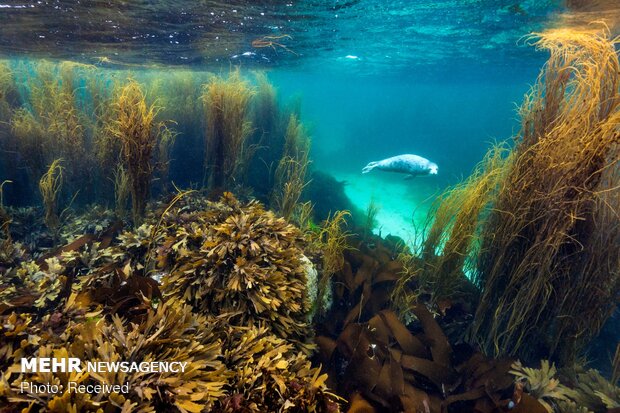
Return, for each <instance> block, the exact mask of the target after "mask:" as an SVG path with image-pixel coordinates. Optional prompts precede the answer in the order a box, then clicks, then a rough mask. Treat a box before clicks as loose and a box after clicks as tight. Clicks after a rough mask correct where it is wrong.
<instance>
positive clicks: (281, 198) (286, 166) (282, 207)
mask: <svg viewBox="0 0 620 413" xmlns="http://www.w3.org/2000/svg"><path fill="white" fill-rule="evenodd" d="M309 155H310V140H309V139H308V137H307V136H306V133H305V131H304V128H303V125H302V124H301V122H299V120H298V119H297V116H295V115H291V116H290V118H289V123H288V127H287V129H286V137H285V141H284V151H283V154H282V158H281V159H280V162H279V163H278V167H277V169H276V173H275V177H276V183H275V187H274V193H273V196H272V197H273V204H274V206H275V209H276V210H277V211H278V212H279V213H280V214H281V215H282V216H283V217H284V218H285V219H286V220H290V219H291V217H292V215H293V212H294V211H295V208H296V206H297V205H298V203H299V200H300V198H301V194H302V192H303V190H304V188H305V187H306V185H307V184H308V182H307V180H306V173H307V171H308V166H309V164H310V160H309Z"/></svg>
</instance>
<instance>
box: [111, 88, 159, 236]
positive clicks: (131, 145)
mask: <svg viewBox="0 0 620 413" xmlns="http://www.w3.org/2000/svg"><path fill="white" fill-rule="evenodd" d="M114 105H115V110H116V113H115V120H114V122H113V123H112V124H111V125H110V126H109V132H110V134H111V135H112V136H114V137H115V138H116V139H118V141H119V142H120V146H121V153H120V154H121V159H122V162H123V166H124V168H125V170H126V171H127V174H128V175H129V184H130V193H131V206H132V215H133V221H134V224H140V222H141V221H142V218H143V216H144V211H145V208H146V202H147V200H148V198H149V194H150V186H151V179H152V174H153V163H152V162H153V159H152V158H153V152H154V150H155V147H156V145H157V139H158V132H159V128H158V126H159V125H158V124H156V121H155V116H156V115H157V112H158V110H159V108H158V107H157V106H155V104H151V105H148V104H147V102H146V97H145V95H144V93H143V92H142V86H141V85H140V84H139V83H138V82H137V81H135V80H133V79H130V80H129V81H128V82H127V84H126V85H124V86H123V87H122V88H121V89H120V91H119V95H118V96H117V97H116V102H115V104H114Z"/></svg>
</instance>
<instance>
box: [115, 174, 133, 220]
mask: <svg viewBox="0 0 620 413" xmlns="http://www.w3.org/2000/svg"><path fill="white" fill-rule="evenodd" d="M129 192H130V191H129V174H128V173H127V171H126V170H125V168H124V167H123V165H121V164H119V165H118V166H117V167H116V170H115V171H114V207H115V208H114V211H115V212H116V216H117V217H119V218H120V219H122V218H124V217H125V215H126V213H127V201H128V200H129Z"/></svg>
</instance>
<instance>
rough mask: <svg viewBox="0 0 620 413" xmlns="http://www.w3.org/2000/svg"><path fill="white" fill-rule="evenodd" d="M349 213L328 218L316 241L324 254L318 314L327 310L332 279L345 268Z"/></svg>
mask: <svg viewBox="0 0 620 413" xmlns="http://www.w3.org/2000/svg"><path fill="white" fill-rule="evenodd" d="M350 216H351V213H350V212H349V211H337V212H336V213H335V214H334V215H333V216H331V217H328V218H327V220H325V222H324V223H323V226H322V228H321V231H320V232H319V234H318V238H317V239H316V242H317V248H318V249H319V250H320V251H321V254H322V266H321V273H320V276H319V280H318V283H317V297H316V303H315V308H316V309H317V310H318V313H323V312H324V311H325V310H326V307H327V302H328V301H329V297H330V296H331V294H330V293H331V284H330V281H331V277H332V276H333V275H334V274H336V273H337V272H339V271H341V270H342V268H343V267H344V263H345V260H344V251H345V250H346V249H347V247H348V245H347V237H348V236H349V234H348V233H347V232H346V231H345V229H344V227H345V226H346V225H347V217H350Z"/></svg>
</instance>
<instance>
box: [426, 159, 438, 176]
mask: <svg viewBox="0 0 620 413" xmlns="http://www.w3.org/2000/svg"><path fill="white" fill-rule="evenodd" d="M438 169H439V167H437V164H436V163H433V162H431V163H430V165H429V166H428V174H429V175H437V171H438Z"/></svg>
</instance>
